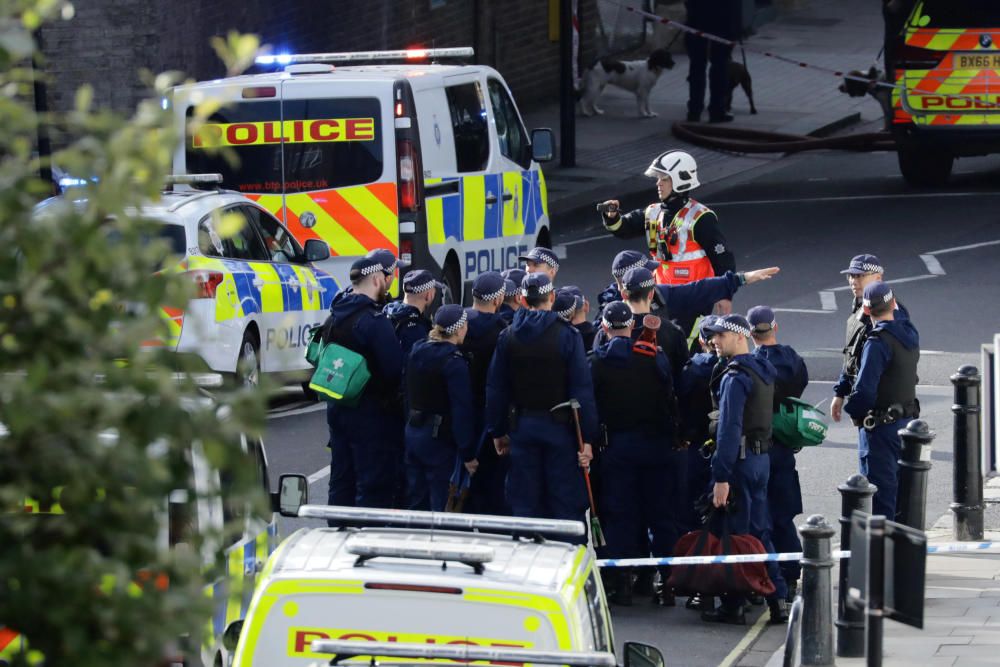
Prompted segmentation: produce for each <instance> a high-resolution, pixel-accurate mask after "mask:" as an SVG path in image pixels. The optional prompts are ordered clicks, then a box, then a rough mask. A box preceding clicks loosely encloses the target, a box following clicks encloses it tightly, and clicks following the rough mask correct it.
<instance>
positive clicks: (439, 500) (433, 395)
mask: <svg viewBox="0 0 1000 667" xmlns="http://www.w3.org/2000/svg"><path fill="white" fill-rule="evenodd" d="M475 316H476V311H474V310H470V311H466V310H464V309H463V308H462V307H461V306H459V305H456V304H447V305H444V306H441V307H440V308H438V309H437V312H436V313H435V314H434V328H433V329H432V330H431V332H430V335H429V337H428V339H427V340H424V341H418V342H417V343H416V344H415V345H414V346H413V350H412V352H411V353H410V357H409V359H408V360H407V364H406V373H405V376H404V377H405V384H406V405H407V407H408V409H409V413H408V417H407V422H406V458H405V462H406V480H407V505H408V506H409V508H410V509H413V510H419V509H422V510H426V509H429V510H431V511H432V512H443V511H444V509H445V505H446V504H447V502H448V483H449V481H450V479H451V476H452V471H453V470H454V469H455V459H456V457H458V459H459V460H460V461H461V462H462V463H463V464H464V465H465V468H466V470H467V471H468V472H469V474H472V473H474V472H475V471H476V468H477V466H478V461H477V460H476V448H477V445H478V444H479V443H478V438H477V437H476V436H477V433H476V417H475V410H474V407H473V394H472V383H471V381H470V378H469V364H468V362H467V361H466V360H465V357H463V356H462V354H461V352H459V348H458V346H459V345H461V344H462V342H463V341H464V340H465V335H466V332H467V331H468V330H469V321H470V318H474V317H475Z"/></svg>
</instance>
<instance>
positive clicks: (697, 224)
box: [600, 150, 736, 331]
mask: <svg viewBox="0 0 1000 667" xmlns="http://www.w3.org/2000/svg"><path fill="white" fill-rule="evenodd" d="M645 175H646V176H648V177H650V178H655V179H656V192H657V195H658V199H659V202H658V203H654V204H650V205H649V206H647V207H646V208H645V209H635V210H634V211H631V212H629V213H626V214H624V215H622V214H621V213H620V211H619V210H618V206H619V202H618V200H617V199H611V200H608V201H606V202H604V203H602V204H601V205H600V207H601V209H602V215H603V222H604V227H605V228H606V229H607V230H608V231H610V232H611V233H612V234H614V235H615V236H617V237H619V238H630V237H635V236H640V235H643V236H645V238H646V242H647V246H648V248H649V252H650V254H651V255H652V256H653V257H654V258H655V259H656V260H657V261H658V262H659V263H660V265H659V266H658V267H657V268H656V269H655V273H656V282H657V283H659V284H664V285H682V284H684V283H689V282H692V281H695V280H700V279H702V278H710V277H712V276H721V275H723V274H724V273H726V272H727V271H735V270H736V260H735V258H734V257H733V253H732V251H730V250H729V246H728V245H727V244H726V239H725V237H724V236H723V235H722V231H721V230H720V229H719V220H718V218H717V217H716V215H715V213H714V212H713V211H712V210H711V209H710V208H708V207H707V206H705V205H704V204H702V203H700V202H698V201H695V200H694V199H692V198H691V196H690V195H689V194H688V193H689V192H691V190H694V189H695V188H697V187H698V186H699V184H700V183H699V181H698V165H697V163H696V162H695V160H694V158H693V157H691V156H690V155H689V154H688V153H685V152H684V151H677V150H671V151H667V152H665V153H661V154H660V155H659V156H657V158H656V159H655V160H653V162H652V164H650V165H649V168H648V169H646V172H645ZM731 308H732V301H731V300H729V299H720V303H719V305H718V306H717V308H716V310H717V311H718V312H721V313H727V312H729V310H730V309H731ZM692 325H693V320H692V322H691V323H690V324H688V325H687V326H684V325H683V323H682V327H681V328H683V329H684V330H685V331H690V330H691V326H692Z"/></svg>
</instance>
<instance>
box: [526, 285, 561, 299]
mask: <svg viewBox="0 0 1000 667" xmlns="http://www.w3.org/2000/svg"><path fill="white" fill-rule="evenodd" d="M537 289H538V294H539V296H540V295H542V294H548V293H549V292H551V291H552V290H554V289H555V285H553V284H552V283H549V284H547V285H542V286H541V287H539V288H537ZM521 294H523V295H524V296H530V295H529V294H528V290H527V288H524V287H522V288H521Z"/></svg>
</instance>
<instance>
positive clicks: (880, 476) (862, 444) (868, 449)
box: [858, 419, 906, 521]
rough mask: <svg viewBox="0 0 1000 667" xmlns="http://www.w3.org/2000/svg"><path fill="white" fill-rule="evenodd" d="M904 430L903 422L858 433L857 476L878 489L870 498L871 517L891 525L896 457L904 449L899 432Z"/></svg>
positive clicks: (896, 466)
mask: <svg viewBox="0 0 1000 667" xmlns="http://www.w3.org/2000/svg"><path fill="white" fill-rule="evenodd" d="M904 426H906V420H905V419H901V420H899V421H895V422H893V423H891V424H883V425H882V426H878V427H876V428H874V429H872V430H871V431H869V430H868V429H866V428H862V429H858V472H860V473H861V474H862V475H864V476H865V477H867V478H868V481H869V482H871V483H872V484H874V485H875V486H877V487H878V491H876V492H875V496H874V497H873V498H872V514H881V515H882V516H884V517H886V518H887V519H889V520H890V521H894V520H895V519H896V493H897V491H898V489H899V454H900V450H902V448H903V442H902V440H900V438H899V433H898V431H899V429H901V428H903V427H904Z"/></svg>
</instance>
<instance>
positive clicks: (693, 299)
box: [594, 220, 743, 343]
mask: <svg viewBox="0 0 1000 667" xmlns="http://www.w3.org/2000/svg"><path fill="white" fill-rule="evenodd" d="M701 224H702V220H699V221H698V225H699V226H700V225H701ZM696 229H697V227H696ZM742 284H743V283H742V281H741V279H740V277H739V276H738V275H737V274H736V273H734V272H732V271H726V272H725V273H724V274H722V275H718V276H715V277H714V278H704V279H703V280H696V281H694V282H692V283H686V284H684V285H657V286H656V287H655V290H656V294H655V296H654V298H653V304H654V307H657V306H658V310H657V312H659V313H662V315H661V317H668V318H669V319H671V320H673V321H674V322H676V323H677V324H678V325H679V326H680V328H681V330H683V331H690V330H691V326H693V324H694V321H695V320H696V319H697V318H698V317H700V316H701V315H708V314H709V313H711V312H712V308H713V307H714V306H715V302H716V301H722V300H724V299H732V298H733V295H734V294H736V292H737V290H739V288H740V286H741V285H742ZM614 287H615V286H614V285H611V286H608V288H607V289H605V290H604V291H603V292H601V294H600V296H598V297H597V300H598V303H600V304H601V305H602V307H603V306H604V305H606V304H607V303H611V302H612V301H621V295H620V293H619V296H618V298H614V299H613V298H611V296H612V294H611V292H612V288H614ZM602 299H603V300H604V302H603V303H602ZM654 314H655V313H654ZM600 319H601V315H600V313H598V315H597V318H596V319H595V320H594V323H595V324H599V323H600ZM595 343H596V341H595Z"/></svg>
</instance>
